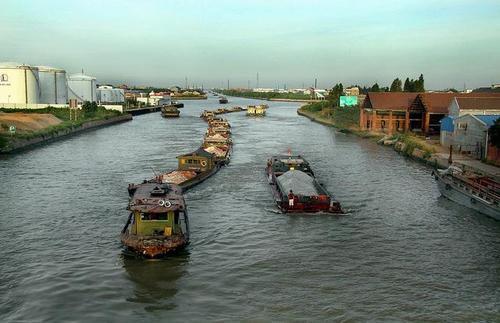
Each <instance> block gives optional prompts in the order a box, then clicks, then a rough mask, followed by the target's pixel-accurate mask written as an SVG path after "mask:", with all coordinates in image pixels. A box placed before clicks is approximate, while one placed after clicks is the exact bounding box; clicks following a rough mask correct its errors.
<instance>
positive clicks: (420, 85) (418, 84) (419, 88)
mask: <svg viewBox="0 0 500 323" xmlns="http://www.w3.org/2000/svg"><path fill="white" fill-rule="evenodd" d="M415 92H425V87H424V75H423V74H420V76H419V77H418V80H416V81H415Z"/></svg>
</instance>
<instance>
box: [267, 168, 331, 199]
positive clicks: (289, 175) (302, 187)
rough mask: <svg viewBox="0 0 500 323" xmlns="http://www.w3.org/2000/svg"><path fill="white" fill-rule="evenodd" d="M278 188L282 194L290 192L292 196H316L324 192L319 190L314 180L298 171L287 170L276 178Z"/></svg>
mask: <svg viewBox="0 0 500 323" xmlns="http://www.w3.org/2000/svg"><path fill="white" fill-rule="evenodd" d="M276 180H277V182H278V186H279V188H280V190H281V192H282V194H285V195H286V194H288V193H289V192H290V190H291V191H292V192H293V194H294V195H299V196H318V195H324V194H326V192H324V190H322V189H321V188H320V186H319V185H318V184H317V183H316V180H315V179H314V178H312V177H311V176H309V175H307V174H306V173H304V172H301V171H300V170H289V171H287V172H286V173H284V174H283V175H281V176H279V177H277V179H276Z"/></svg>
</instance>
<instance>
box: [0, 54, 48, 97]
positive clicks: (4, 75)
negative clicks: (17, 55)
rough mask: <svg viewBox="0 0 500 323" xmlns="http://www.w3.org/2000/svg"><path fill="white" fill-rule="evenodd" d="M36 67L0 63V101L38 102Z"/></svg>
mask: <svg viewBox="0 0 500 323" xmlns="http://www.w3.org/2000/svg"><path fill="white" fill-rule="evenodd" d="M39 99H40V86H39V78H38V68H36V67H33V66H29V65H23V64H18V63H0V103H16V104H31V103H39Z"/></svg>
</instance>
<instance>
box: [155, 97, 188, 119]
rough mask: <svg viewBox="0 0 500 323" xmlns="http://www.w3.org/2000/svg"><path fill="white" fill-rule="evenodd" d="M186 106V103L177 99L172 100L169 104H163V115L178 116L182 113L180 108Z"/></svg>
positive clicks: (167, 116)
mask: <svg viewBox="0 0 500 323" xmlns="http://www.w3.org/2000/svg"><path fill="white" fill-rule="evenodd" d="M183 107H184V103H180V102H177V101H172V102H171V103H169V104H164V105H162V106H161V108H160V111H161V116H162V117H164V118H178V117H179V116H180V114H181V111H180V110H179V109H180V108H183Z"/></svg>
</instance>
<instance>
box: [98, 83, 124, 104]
mask: <svg viewBox="0 0 500 323" xmlns="http://www.w3.org/2000/svg"><path fill="white" fill-rule="evenodd" d="M97 101H99V102H102V103H121V102H125V91H124V90H122V89H115V88H113V87H112V86H109V85H101V86H99V87H98V88H97Z"/></svg>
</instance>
